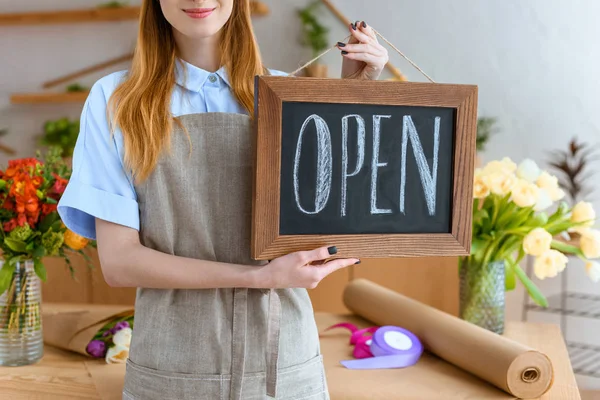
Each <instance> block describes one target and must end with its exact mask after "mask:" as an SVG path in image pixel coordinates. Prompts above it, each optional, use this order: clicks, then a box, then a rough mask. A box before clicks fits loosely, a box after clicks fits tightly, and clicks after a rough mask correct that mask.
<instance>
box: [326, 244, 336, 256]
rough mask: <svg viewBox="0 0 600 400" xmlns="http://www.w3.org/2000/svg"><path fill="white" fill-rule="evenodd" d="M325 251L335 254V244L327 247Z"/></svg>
mask: <svg viewBox="0 0 600 400" xmlns="http://www.w3.org/2000/svg"><path fill="white" fill-rule="evenodd" d="M327 251H328V252H329V254H336V253H337V247H335V246H331V247H328V248H327Z"/></svg>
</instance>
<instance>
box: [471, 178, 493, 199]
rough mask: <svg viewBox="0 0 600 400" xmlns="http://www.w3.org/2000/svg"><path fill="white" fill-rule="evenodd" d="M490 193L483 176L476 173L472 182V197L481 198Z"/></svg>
mask: <svg viewBox="0 0 600 400" xmlns="http://www.w3.org/2000/svg"><path fill="white" fill-rule="evenodd" d="M489 194H490V188H489V187H487V185H486V184H485V182H484V180H483V178H482V177H481V176H478V175H476V176H475V181H474V182H473V198H475V199H483V198H484V197H487V196H488V195H489Z"/></svg>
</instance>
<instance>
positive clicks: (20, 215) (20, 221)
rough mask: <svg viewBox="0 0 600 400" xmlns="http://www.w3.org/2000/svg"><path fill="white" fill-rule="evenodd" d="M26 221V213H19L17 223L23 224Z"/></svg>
mask: <svg viewBox="0 0 600 400" xmlns="http://www.w3.org/2000/svg"><path fill="white" fill-rule="evenodd" d="M26 223H27V217H26V216H25V214H19V215H18V216H17V225H19V226H23V225H25V224H26Z"/></svg>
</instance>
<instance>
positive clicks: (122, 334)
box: [113, 328, 133, 348]
mask: <svg viewBox="0 0 600 400" xmlns="http://www.w3.org/2000/svg"><path fill="white" fill-rule="evenodd" d="M132 333H133V331H132V330H131V328H123V329H121V330H120V331H118V332H117V333H115V335H114V336H113V343H114V344H115V345H117V346H123V347H127V348H129V344H130V343H131V334H132Z"/></svg>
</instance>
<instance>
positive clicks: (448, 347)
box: [344, 279, 554, 399]
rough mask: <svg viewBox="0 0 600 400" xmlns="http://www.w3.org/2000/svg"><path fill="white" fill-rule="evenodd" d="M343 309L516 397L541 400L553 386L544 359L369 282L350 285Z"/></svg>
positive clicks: (496, 336)
mask: <svg viewBox="0 0 600 400" xmlns="http://www.w3.org/2000/svg"><path fill="white" fill-rule="evenodd" d="M344 304H345V305H346V307H348V309H350V310H351V311H352V312H354V313H355V314H356V315H358V316H360V317H363V318H365V319H367V320H369V321H371V322H373V323H375V324H378V325H397V326H402V327H404V328H406V329H408V330H409V331H411V332H412V333H414V334H415V335H416V336H417V337H418V338H419V339H421V342H422V343H423V346H424V347H425V349H426V350H429V351H430V352H431V353H433V354H435V355H437V356H438V357H440V358H442V359H444V360H446V361H448V362H449V363H451V364H454V365H456V366H458V367H460V368H462V369H464V370H466V371H468V372H470V373H472V374H473V375H475V376H478V377H479V378H481V379H483V380H485V381H487V382H489V383H491V384H493V385H494V386H496V387H498V388H500V389H502V390H504V391H505V392H508V393H510V394H512V395H513V396H515V397H518V398H522V399H533V398H537V397H540V396H541V395H543V394H544V393H546V392H547V391H548V389H550V387H551V386H552V382H553V378H554V372H553V369H552V363H551V362H550V359H549V358H548V356H546V355H545V354H542V353H540V352H539V351H536V350H534V349H532V348H530V347H527V346H524V345H522V344H520V343H517V342H515V341H512V340H510V339H507V338H505V337H503V336H500V335H497V334H495V333H493V332H490V331H487V330H485V329H483V328H480V327H478V326H476V325H473V324H471V323H468V322H466V321H463V320H461V319H459V318H456V317H454V316H452V315H450V314H446V313H444V312H442V311H440V310H437V309H435V308H433V307H430V306H427V305H425V304H423V303H420V302H418V301H416V300H413V299H410V298H408V297H406V296H403V295H401V294H399V293H396V292H394V291H392V290H390V289H387V288H384V287H382V286H380V285H377V284H375V283H373V282H371V281H368V280H365V279H357V280H354V281H352V282H350V283H349V284H348V285H347V286H346V288H345V290H344Z"/></svg>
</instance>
